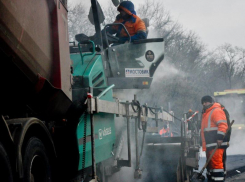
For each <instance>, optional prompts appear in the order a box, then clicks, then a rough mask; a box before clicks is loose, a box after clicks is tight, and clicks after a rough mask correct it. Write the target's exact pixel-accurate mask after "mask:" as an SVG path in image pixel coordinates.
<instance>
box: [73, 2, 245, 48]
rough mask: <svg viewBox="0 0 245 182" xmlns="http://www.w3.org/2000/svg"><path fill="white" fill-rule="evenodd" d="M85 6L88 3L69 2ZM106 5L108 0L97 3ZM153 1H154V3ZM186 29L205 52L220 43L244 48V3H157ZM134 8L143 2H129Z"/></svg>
mask: <svg viewBox="0 0 245 182" xmlns="http://www.w3.org/2000/svg"><path fill="white" fill-rule="evenodd" d="M70 1H72V2H82V3H84V4H89V2H90V0H70ZM98 1H99V2H100V4H101V5H102V6H106V5H108V4H109V3H108V2H109V0H98ZM155 1H157V0H155ZM159 1H162V2H163V5H164V7H165V9H166V10H168V11H169V12H170V14H171V15H172V17H173V18H174V19H175V20H177V21H178V22H179V23H180V24H182V25H183V27H184V28H185V29H186V30H193V31H194V32H196V34H197V35H199V37H200V38H201V40H202V42H203V43H204V44H206V45H207V46H208V48H209V49H214V48H216V47H217V46H220V45H222V44H224V43H231V44H232V45H234V46H240V47H243V48H245V0H159ZM132 2H133V3H134V4H135V6H136V8H137V6H138V5H139V4H140V3H142V2H143V0H132Z"/></svg>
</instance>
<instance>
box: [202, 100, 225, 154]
mask: <svg viewBox="0 0 245 182" xmlns="http://www.w3.org/2000/svg"><path fill="white" fill-rule="evenodd" d="M227 129H228V125H227V121H226V116H225V113H224V111H223V110H222V108H221V105H220V104H219V103H214V104H213V106H211V107H210V108H208V109H207V110H206V111H205V113H203V115H202V126H201V137H202V148H203V151H206V149H214V148H215V147H216V145H217V140H223V137H224V135H225V133H226V130H227ZM228 146H229V143H228V142H227V141H225V140H223V143H222V145H221V148H227V147H228Z"/></svg>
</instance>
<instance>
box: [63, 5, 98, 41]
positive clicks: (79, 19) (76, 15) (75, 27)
mask: <svg viewBox="0 0 245 182" xmlns="http://www.w3.org/2000/svg"><path fill="white" fill-rule="evenodd" d="M68 2H69V1H68ZM68 10H69V12H68V31H69V40H70V41H73V40H74V38H75V35H76V34H79V33H84V34H86V35H88V36H90V35H93V34H94V32H95V30H94V26H93V25H92V24H91V23H90V22H89V19H88V15H87V14H88V12H87V11H86V8H85V7H84V5H83V4H82V3H80V4H76V5H75V6H72V4H71V3H68Z"/></svg>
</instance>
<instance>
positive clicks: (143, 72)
mask: <svg viewBox="0 0 245 182" xmlns="http://www.w3.org/2000/svg"><path fill="white" fill-rule="evenodd" d="M125 77H150V73H149V69H142V68H125Z"/></svg>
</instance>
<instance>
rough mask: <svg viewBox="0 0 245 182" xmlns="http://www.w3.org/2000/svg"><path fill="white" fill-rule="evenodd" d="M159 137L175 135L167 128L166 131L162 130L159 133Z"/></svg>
mask: <svg viewBox="0 0 245 182" xmlns="http://www.w3.org/2000/svg"><path fill="white" fill-rule="evenodd" d="M159 135H163V136H164V137H173V134H172V132H171V133H170V130H169V128H167V129H165V128H163V129H161V130H160V131H159Z"/></svg>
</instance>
